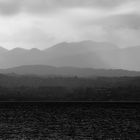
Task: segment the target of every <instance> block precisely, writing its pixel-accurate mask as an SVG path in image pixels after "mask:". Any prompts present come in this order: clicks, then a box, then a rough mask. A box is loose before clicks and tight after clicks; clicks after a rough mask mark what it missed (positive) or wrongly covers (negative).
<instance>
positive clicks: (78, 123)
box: [0, 102, 140, 140]
mask: <svg viewBox="0 0 140 140" xmlns="http://www.w3.org/2000/svg"><path fill="white" fill-rule="evenodd" d="M0 139H2V140H5V139H8V140H48V139H52V140H55V139H57V140H58V139H60V140H61V139H62V140H82V139H83V140H94V139H95V140H98V139H99V140H104V139H105V140H135V139H140V104H139V103H101V102H100V103H93V102H89V103H74V102H73V103H72V102H71V103H70V102H69V103H65V102H61V103H59V102H58V103H41V102H24V103H19V102H16V103H14V102H9V103H8V102H7V103H6V102H5V103H4V102H3V103H2V102H1V103H0Z"/></svg>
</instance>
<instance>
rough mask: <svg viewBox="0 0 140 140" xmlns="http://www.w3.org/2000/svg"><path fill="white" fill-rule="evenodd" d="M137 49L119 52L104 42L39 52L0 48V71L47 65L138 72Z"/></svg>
mask: <svg viewBox="0 0 140 140" xmlns="http://www.w3.org/2000/svg"><path fill="white" fill-rule="evenodd" d="M139 54H140V49H139V47H138V46H136V47H131V48H122V49H121V48H119V47H117V46H116V45H114V44H111V43H108V42H93V41H81V42H73V43H67V42H62V43H59V44H56V45H54V46H52V47H50V48H48V49H44V50H39V49H36V48H33V49H23V48H15V49H12V50H6V49H4V48H2V47H1V48H0V68H10V67H16V66H21V65H51V66H57V67H67V66H70V67H84V68H87V67H90V68H95V69H127V70H136V71H140V63H139V60H140V56H139Z"/></svg>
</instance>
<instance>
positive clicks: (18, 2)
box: [0, 0, 138, 15]
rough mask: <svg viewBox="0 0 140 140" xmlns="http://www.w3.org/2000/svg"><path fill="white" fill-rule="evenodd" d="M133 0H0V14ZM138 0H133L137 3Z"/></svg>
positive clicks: (107, 5)
mask: <svg viewBox="0 0 140 140" xmlns="http://www.w3.org/2000/svg"><path fill="white" fill-rule="evenodd" d="M129 2H132V1H131V0H0V14H2V15H3V14H4V15H14V14H18V13H20V12H26V13H32V14H37V13H38V14H40V13H41V14H43V13H45V14H46V13H50V12H56V11H58V10H62V9H67V8H80V7H82V8H87V7H89V8H99V9H103V8H104V9H110V8H116V7H118V6H121V5H123V4H126V3H129ZM137 2H138V0H133V3H137Z"/></svg>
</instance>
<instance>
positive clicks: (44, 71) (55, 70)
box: [0, 65, 140, 77]
mask: <svg viewBox="0 0 140 140" xmlns="http://www.w3.org/2000/svg"><path fill="white" fill-rule="evenodd" d="M0 73H3V74H18V75H38V76H67V77H73V76H77V77H125V76H126V77H132V76H133V77H134V76H140V72H137V71H128V70H121V69H93V68H78V67H54V66H46V65H25V66H19V67H13V68H9V69H0Z"/></svg>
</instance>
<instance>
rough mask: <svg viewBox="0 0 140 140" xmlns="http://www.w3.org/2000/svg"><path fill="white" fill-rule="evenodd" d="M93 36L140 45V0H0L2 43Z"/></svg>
mask: <svg viewBox="0 0 140 140" xmlns="http://www.w3.org/2000/svg"><path fill="white" fill-rule="evenodd" d="M82 40H93V41H98V42H104V41H105V42H111V43H114V44H116V45H118V46H120V47H122V48H123V47H128V46H137V45H140V0H0V46H2V47H5V48H7V49H12V48H15V47H22V48H27V49H28V48H34V47H36V48H39V49H45V48H48V47H50V46H52V45H54V44H57V43H60V42H75V41H76V42H77V41H82Z"/></svg>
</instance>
